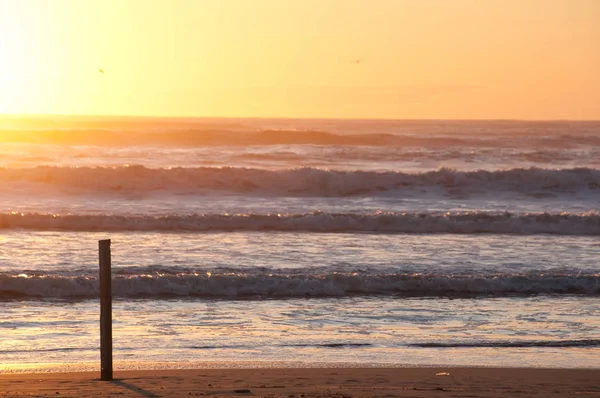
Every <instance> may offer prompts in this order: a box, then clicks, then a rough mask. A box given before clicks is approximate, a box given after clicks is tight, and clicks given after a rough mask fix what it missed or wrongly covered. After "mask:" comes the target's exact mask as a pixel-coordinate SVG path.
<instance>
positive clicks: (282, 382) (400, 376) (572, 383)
mask: <svg viewBox="0 0 600 398" xmlns="http://www.w3.org/2000/svg"><path fill="white" fill-rule="evenodd" d="M99 377H100V374H99V372H76V373H28V374H24V373H22V374H3V375H0V397H21V396H33V397H39V396H55V397H56V396H61V397H87V396H100V397H109V396H111V397H112V396H118V397H186V396H188V397H189V396H197V397H202V396H206V397H244V396H256V397H286V398H309V397H339V398H342V397H464V398H466V397H567V396H585V397H600V369H524V368H500V369H493V368H325V369H318V368H310V369H297V368H294V369H287V368H270V369H194V370H150V371H148V370H143V371H117V372H115V373H114V380H113V381H110V382H109V381H100V380H99Z"/></svg>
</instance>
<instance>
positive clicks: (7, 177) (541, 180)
mask: <svg viewBox="0 0 600 398" xmlns="http://www.w3.org/2000/svg"><path fill="white" fill-rule="evenodd" d="M0 183H1V184H3V185H4V186H5V187H6V188H12V189H19V188H23V187H24V186H26V185H29V186H32V185H33V186H34V187H35V188H36V189H38V190H39V191H42V190H43V189H44V188H46V189H51V190H53V191H56V190H57V189H59V190H60V192H63V193H72V194H75V193H76V194H119V193H121V194H123V193H129V194H147V193H163V194H169V193H173V194H210V193H212V192H215V191H219V192H229V193H234V194H245V195H248V194H258V195H283V196H303V195H304V196H353V195H374V194H378V195H382V194H383V195H385V194H387V195H402V194H403V193H406V192H411V191H418V190H422V189H430V188H431V189H441V190H445V191H452V192H454V193H456V194H485V193H492V194H494V193H497V192H506V191H510V192H519V193H523V194H531V195H536V194H541V195H545V194H549V195H553V194H557V193H566V194H573V193H577V192H581V191H594V190H598V191H600V170H597V169H590V168H574V169H562V170H555V169H541V168H527V169H525V168H517V169H509V170H498V171H485V170H478V171H459V170H454V169H449V168H441V169H439V170H436V171H430V172H424V173H415V174H411V173H404V172H399V171H386V172H377V171H359V170H357V171H339V170H324V169H317V168H296V169H286V170H266V169H256V168H233V167H198V168H182V167H176V168H158V169H151V168H146V167H143V166H131V167H129V166H124V167H51V166H41V167H35V168H23V169H12V168H0Z"/></svg>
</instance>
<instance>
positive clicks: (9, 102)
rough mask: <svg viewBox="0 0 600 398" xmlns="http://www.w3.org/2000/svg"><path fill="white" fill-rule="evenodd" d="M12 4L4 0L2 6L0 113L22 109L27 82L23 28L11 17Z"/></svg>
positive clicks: (0, 10)
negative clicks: (24, 88)
mask: <svg viewBox="0 0 600 398" xmlns="http://www.w3.org/2000/svg"><path fill="white" fill-rule="evenodd" d="M11 4H16V3H14V2H11V3H9V2H3V3H1V8H0V38H1V39H0V113H17V112H20V111H21V110H22V107H23V105H24V103H23V96H22V94H23V86H24V85H25V83H26V82H27V72H26V71H27V69H28V68H29V66H30V65H28V62H27V54H26V53H25V48H24V46H23V43H24V41H25V40H24V39H25V37H24V35H23V29H22V28H21V27H20V25H19V24H18V21H16V20H14V19H12V18H11V13H10V11H11Z"/></svg>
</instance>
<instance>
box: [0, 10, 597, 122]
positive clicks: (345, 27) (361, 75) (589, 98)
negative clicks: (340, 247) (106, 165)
mask: <svg viewBox="0 0 600 398" xmlns="http://www.w3.org/2000/svg"><path fill="white" fill-rule="evenodd" d="M359 60H360V62H357V61H359ZM99 69H103V70H104V72H105V73H104V74H102V73H100V72H99ZM599 71H600V0H170V1H169V0H0V113H13V114H14V113H17V114H86V115H149V116H249V117H333V118H411V119H417V118H427V119H433V118H435V119H507V118H508V119H596V120H597V119H600V72H599Z"/></svg>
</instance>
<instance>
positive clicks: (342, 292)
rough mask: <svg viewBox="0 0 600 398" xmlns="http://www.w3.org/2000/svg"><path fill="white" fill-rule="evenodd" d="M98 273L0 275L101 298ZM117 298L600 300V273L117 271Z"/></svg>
mask: <svg viewBox="0 0 600 398" xmlns="http://www.w3.org/2000/svg"><path fill="white" fill-rule="evenodd" d="M98 292H99V281H98V277H97V276H96V275H90V274H81V275H64V274H60V273H50V274H33V275H26V274H21V275H11V274H0V297H1V298H4V299H11V298H63V299H70V298H91V297H97V296H98ZM112 292H113V295H114V296H115V297H123V298H135V297H139V298H161V297H163V298H170V297H206V298H221V299H240V298H274V299H285V298H300V297H314V298H319V297H347V296H361V295H362V296H372V295H374V296H400V297H421V296H432V297H446V296H463V297H464V296H489V295H493V296H508V295H535V294H571V295H573V294H575V295H598V294H600V275H598V274H584V275H581V274H579V273H568V272H566V273H562V274H561V273H539V274H533V273H527V274H489V275H476V276H472V275H451V274H421V273H417V274H410V273H389V274H377V273H375V274H373V273H362V272H361V273H358V272H354V273H324V274H309V273H301V272H292V273H290V272H285V271H277V270H273V271H270V272H256V271H248V272H244V270H241V271H238V272H215V271H213V272H207V271H198V272H190V271H188V272H185V273H174V274H172V273H159V272H154V273H147V274H146V273H135V274H128V273H123V274H121V273H118V272H116V273H114V275H113V283H112Z"/></svg>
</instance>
